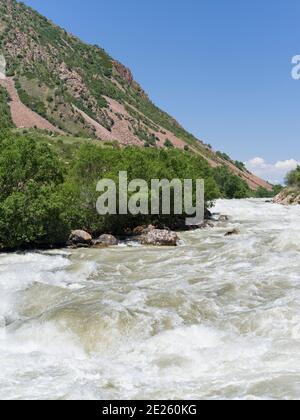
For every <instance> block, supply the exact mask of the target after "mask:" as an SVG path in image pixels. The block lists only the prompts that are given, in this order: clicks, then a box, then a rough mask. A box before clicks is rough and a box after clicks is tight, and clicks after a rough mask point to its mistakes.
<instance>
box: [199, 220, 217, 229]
mask: <svg viewBox="0 0 300 420" xmlns="http://www.w3.org/2000/svg"><path fill="white" fill-rule="evenodd" d="M214 227H215V225H214V224H213V222H211V221H210V220H204V222H202V223H201V225H198V229H213V228H214Z"/></svg>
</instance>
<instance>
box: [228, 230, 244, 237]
mask: <svg viewBox="0 0 300 420" xmlns="http://www.w3.org/2000/svg"><path fill="white" fill-rule="evenodd" d="M240 234H241V232H240V230H239V229H233V230H230V231H229V232H227V233H225V236H234V235H240Z"/></svg>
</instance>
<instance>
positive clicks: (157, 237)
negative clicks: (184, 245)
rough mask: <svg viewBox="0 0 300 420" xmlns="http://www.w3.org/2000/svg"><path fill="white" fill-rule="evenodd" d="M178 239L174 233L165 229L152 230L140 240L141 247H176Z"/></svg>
mask: <svg viewBox="0 0 300 420" xmlns="http://www.w3.org/2000/svg"><path fill="white" fill-rule="evenodd" d="M179 240H180V238H179V237H178V235H177V234H176V233H175V232H172V231H169V230H166V229H163V230H161V229H152V230H150V232H148V233H146V234H144V235H142V236H141V238H140V242H141V244H142V245H154V246H177V245H178V242H179Z"/></svg>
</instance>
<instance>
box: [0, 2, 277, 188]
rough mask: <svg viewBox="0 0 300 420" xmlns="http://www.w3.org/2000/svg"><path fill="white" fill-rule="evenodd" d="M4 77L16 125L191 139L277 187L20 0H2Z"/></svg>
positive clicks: (149, 141)
mask: <svg viewBox="0 0 300 420" xmlns="http://www.w3.org/2000/svg"><path fill="white" fill-rule="evenodd" d="M0 84H1V85H2V86H3V87H4V88H6V89H7V91H8V92H9V93H10V96H11V99H12V101H11V103H10V108H11V113H12V119H13V122H14V124H15V125H16V126H17V127H21V126H25V127H30V126H36V127H38V128H44V129H48V130H50V131H57V132H60V133H62V132H63V133H66V134H72V135H76V136H81V137H95V138H99V139H101V140H106V141H112V140H117V141H118V142H119V143H121V144H122V145H128V144H134V145H140V146H146V147H154V146H158V147H164V146H165V147H172V146H174V147H177V148H181V149H183V148H187V147H189V149H190V150H192V151H194V152H195V153H198V154H200V155H201V156H203V157H204V158H205V159H206V160H207V161H208V162H209V163H210V165H211V166H219V165H226V166H227V167H228V168H229V169H230V170H231V171H232V172H234V173H235V174H237V175H238V176H239V177H241V178H242V179H243V180H245V181H246V182H247V183H248V185H249V186H250V187H251V188H252V189H257V188H259V187H263V188H266V189H271V188H272V187H271V186H270V185H269V184H268V183H266V182H265V181H263V180H261V179H259V178H257V177H255V176H253V175H252V174H250V173H249V172H247V171H246V170H245V169H244V168H243V167H240V166H236V164H235V163H234V162H232V161H231V160H229V159H224V157H223V156H221V155H217V154H216V153H214V152H213V151H212V150H211V148H210V147H209V146H208V145H205V144H204V143H202V142H201V141H199V140H198V139H196V138H195V137H194V136H192V135H191V134H189V133H188V132H187V131H186V130H184V128H183V127H181V126H180V124H178V123H177V122H176V121H175V120H174V119H173V118H172V117H171V116H169V115H168V114H166V113H165V112H163V111H161V110H160V109H159V108H157V107H156V106H155V105H154V104H153V103H152V102H151V100H150V99H149V97H148V96H147V94H146V93H145V92H144V91H143V89H142V88H141V87H140V85H139V84H138V83H137V82H135V80H134V78H133V76H132V74H131V72H130V70H129V69H127V68H126V67H124V66H123V65H122V64H121V63H119V62H118V61H115V60H114V59H112V58H111V57H110V56H109V55H108V54H107V53H106V52H105V51H104V50H103V49H101V48H99V47H98V46H92V45H87V44H85V43H83V42H81V41H80V40H79V39H78V38H76V37H75V36H73V35H71V34H69V33H67V32H66V31H64V30H63V29H61V28H59V27H58V26H56V25H54V24H53V23H52V22H50V21H49V20H48V19H46V18H45V17H43V16H41V15H40V14H38V13H37V12H35V11H34V10H32V9H30V8H29V7H27V6H25V5H24V4H22V3H17V2H16V1H15V0H0ZM20 115H21V116H20Z"/></svg>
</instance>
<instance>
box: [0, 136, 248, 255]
mask: <svg viewBox="0 0 300 420" xmlns="http://www.w3.org/2000/svg"><path fill="white" fill-rule="evenodd" d="M38 136H39V134H22V135H21V134H14V133H12V132H9V131H7V132H2V133H1V134H0V249H1V248H2V249H4V248H19V247H26V246H49V245H59V244H63V243H65V241H66V239H67V237H68V234H69V232H70V231H71V230H72V229H84V230H87V231H89V232H90V233H92V234H93V235H98V234H101V233H103V232H111V233H115V234H117V233H122V232H124V230H125V229H126V228H130V227H135V226H137V225H139V224H142V223H154V222H155V223H158V224H161V225H168V226H171V227H172V226H173V225H174V224H176V223H177V222H178V216H174V215H170V216H162V215H159V216H155V217H154V216H141V215H139V216H131V215H129V216H99V215H98V213H97V212H96V209H95V204H96V201H97V198H98V196H99V193H97V192H96V185H97V182H98V181H99V180H101V179H102V178H110V179H114V180H116V181H117V180H118V174H119V171H127V172H128V181H130V180H132V179H143V180H145V181H147V182H148V184H149V185H150V181H151V180H152V179H169V180H172V179H174V178H179V179H182V180H183V179H204V180H205V191H206V192H205V193H206V196H205V198H206V202H207V203H210V202H211V201H213V200H215V199H216V198H218V197H220V196H223V197H228V198H242V197H245V196H246V195H247V192H248V189H247V186H246V184H245V183H244V182H243V181H241V180H240V179H239V178H238V177H236V176H234V175H233V174H231V173H230V172H229V171H228V169H226V168H218V169H214V170H212V169H211V168H210V167H209V166H208V164H207V162H206V161H205V160H204V159H202V158H201V157H199V156H197V155H194V154H191V153H189V152H184V151H179V150H177V149H169V150H166V149H152V148H151V149H143V148H136V147H128V148H125V149H120V148H114V147H99V146H97V145H93V144H89V143H88V142H87V143H85V144H83V145H81V147H79V148H76V147H74V151H73V152H72V153H70V151H69V148H68V150H67V151H68V153H67V154H66V153H65V152H66V151H65V148H64V142H63V141H61V142H59V141H58V142H57V143H56V146H55V147H54V146H53V145H52V144H51V143H50V142H49V144H47V142H46V141H45V140H41V139H40V138H38ZM70 147H73V146H70ZM60 148H61V150H60ZM57 150H58V151H59V153H57Z"/></svg>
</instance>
